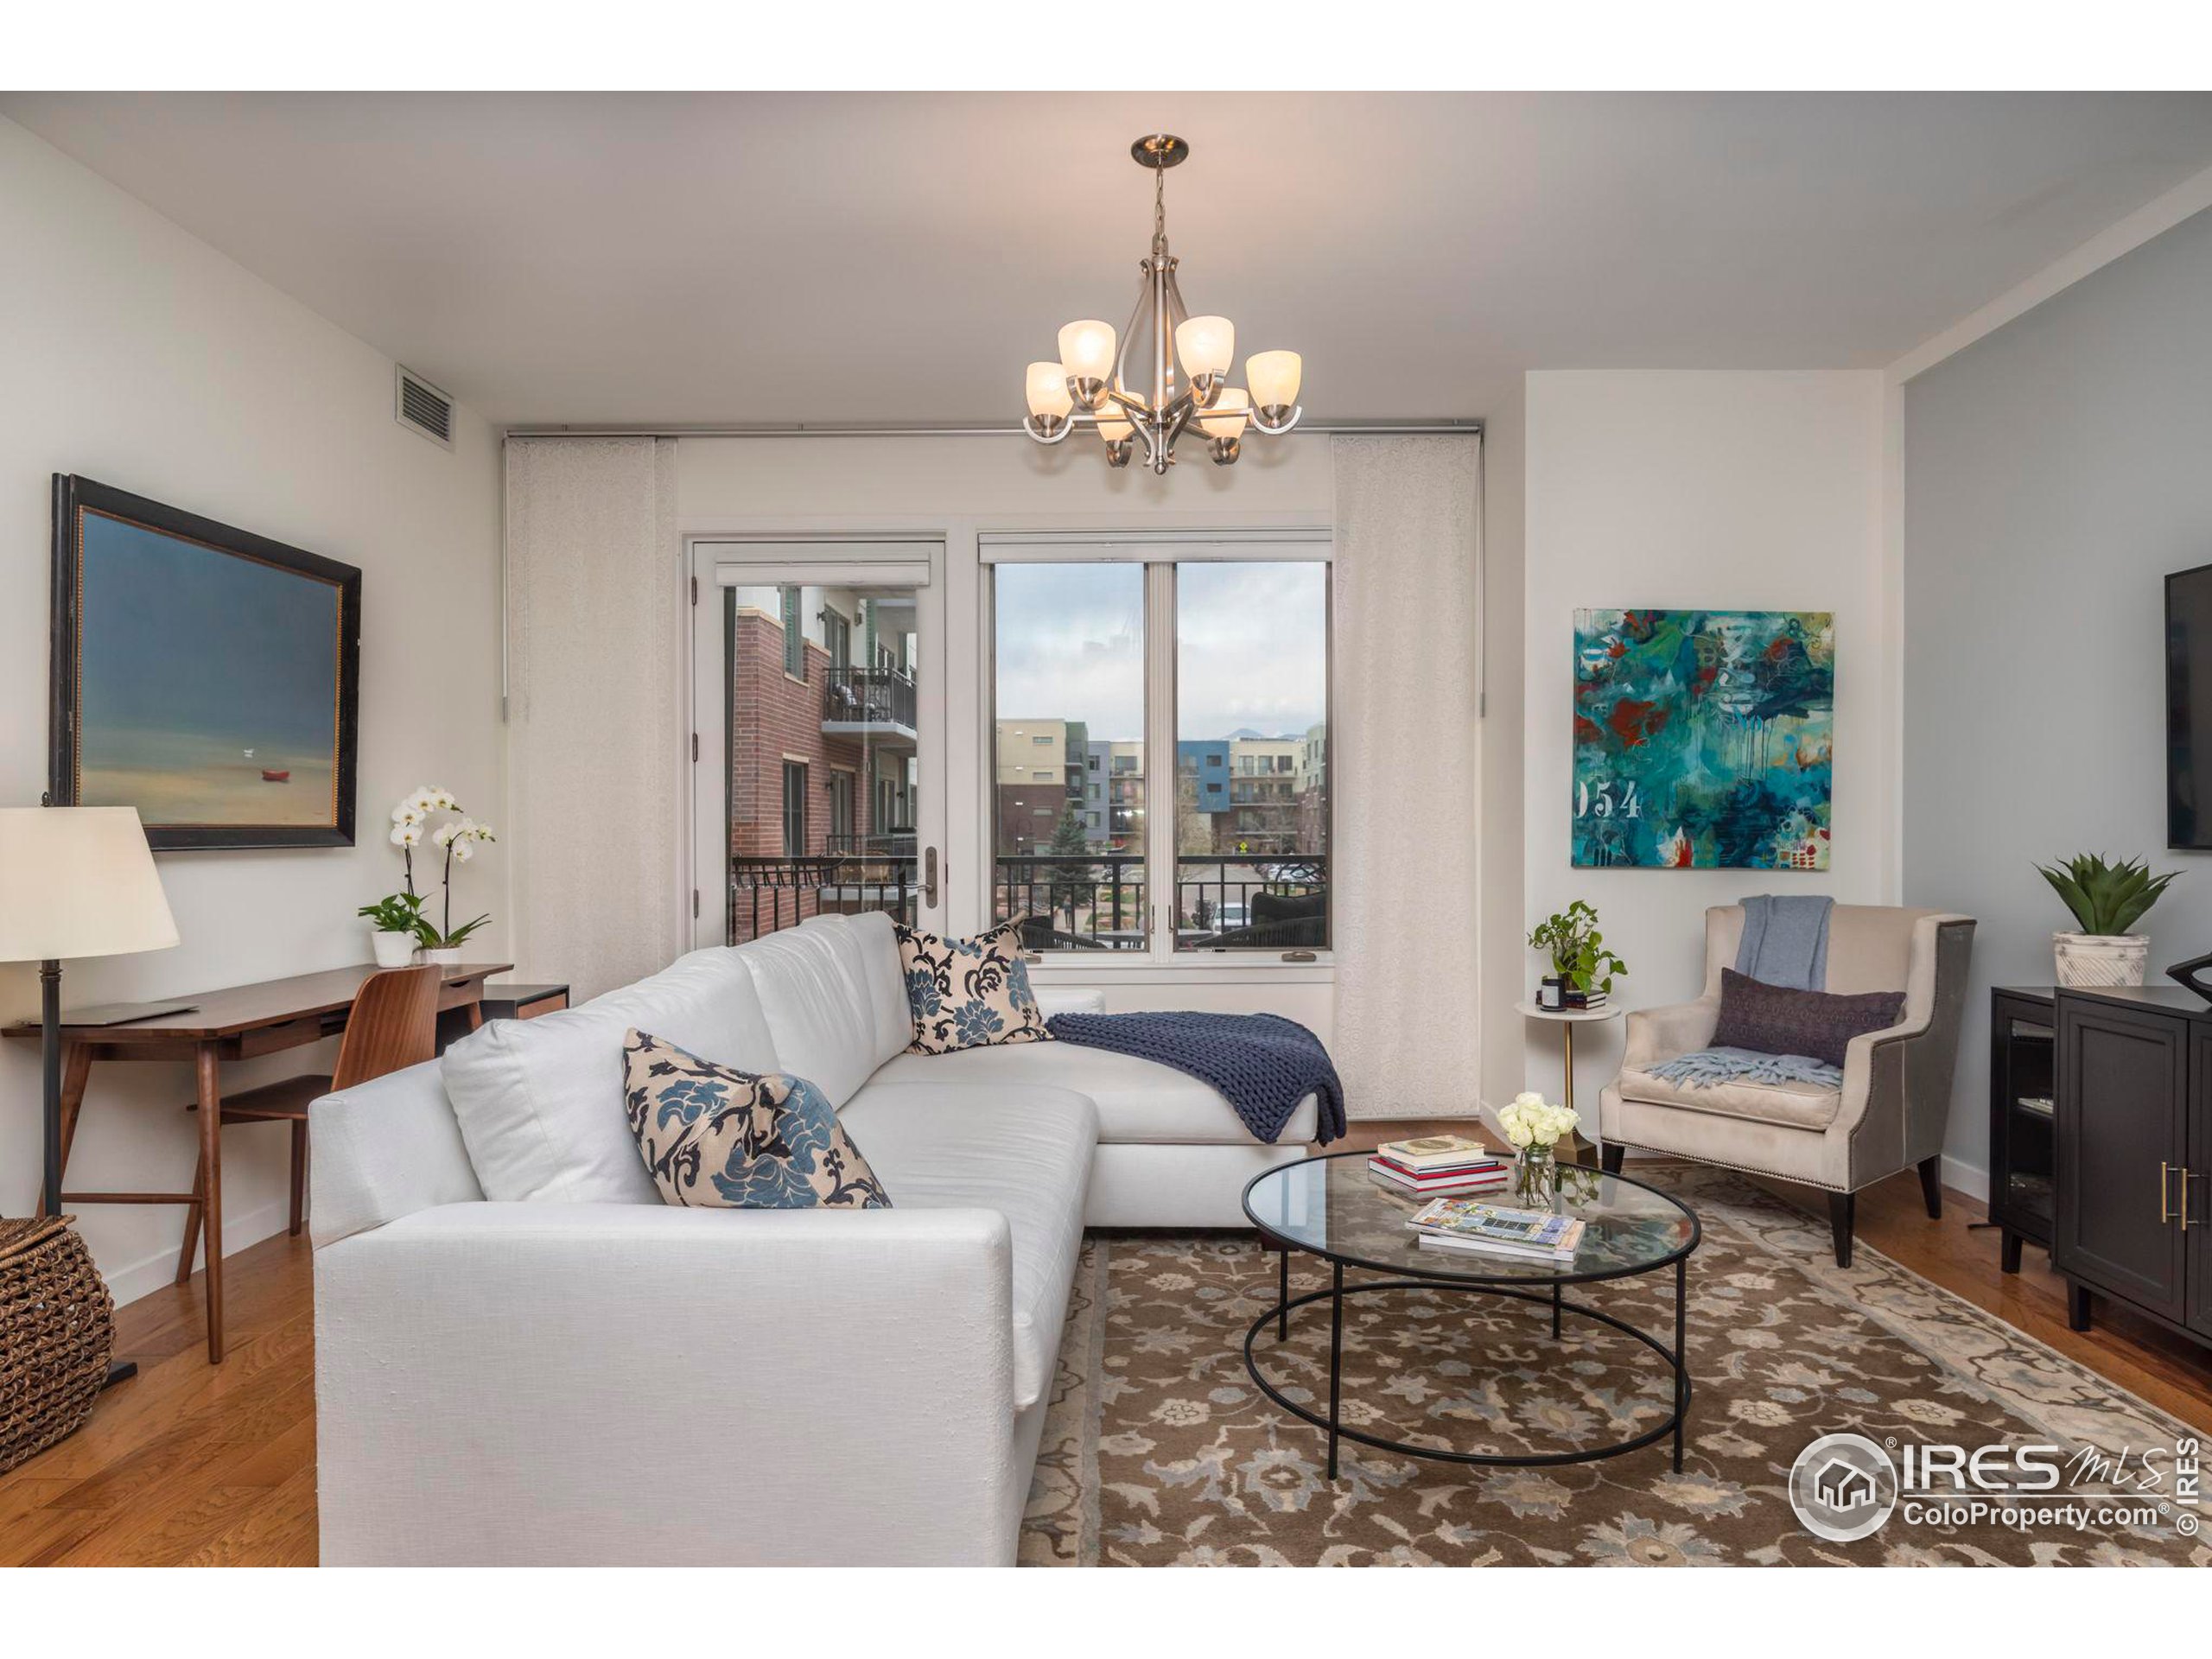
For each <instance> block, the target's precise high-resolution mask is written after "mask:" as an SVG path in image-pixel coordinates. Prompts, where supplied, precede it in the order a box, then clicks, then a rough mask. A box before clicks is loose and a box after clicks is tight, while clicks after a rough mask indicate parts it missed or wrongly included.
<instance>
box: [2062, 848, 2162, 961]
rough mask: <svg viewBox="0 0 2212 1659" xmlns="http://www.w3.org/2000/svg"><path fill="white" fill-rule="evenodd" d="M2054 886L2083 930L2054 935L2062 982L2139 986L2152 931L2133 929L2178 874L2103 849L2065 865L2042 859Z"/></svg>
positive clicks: (2081, 854)
mask: <svg viewBox="0 0 2212 1659" xmlns="http://www.w3.org/2000/svg"><path fill="white" fill-rule="evenodd" d="M2036 868H2037V871H2038V872H2039V873H2040V874H2042V876H2043V879H2044V880H2046V881H2048V882H2050V887H2051V891H2052V892H2054V893H2056V894H2057V895H2058V896H2059V897H2060V898H2061V899H2063V900H2065V903H2066V908H2067V909H2069V910H2070V911H2072V912H2074V919H2075V921H2076V922H2078V923H2080V924H2081V930H2082V931H2080V932H2078V933H2054V934H2052V935H2051V936H2050V943H2051V948H2052V954H2053V957H2054V958H2055V959H2056V968H2057V974H2058V982H2059V983H2060V984H2061V985H2140V984H2141V983H2142V982H2143V964H2144V963H2145V961H2146V960H2147V959H2148V957H2149V956H2150V954H2151V940H2150V937H2149V936H2148V935H2147V934H2143V933H2131V932H2130V931H2128V930H2129V929H2130V928H2132V927H2133V926H2134V925H2135V924H2136V923H2137V922H2139V921H2140V920H2142V919H2143V916H2144V913H2145V912H2147V911H2148V910H2149V909H2150V908H2151V906H2153V905H2155V904H2157V903H2158V895H2159V894H2160V893H2164V891H2165V890H2166V884H2167V883H2168V882H2170V881H2171V880H2173V879H2174V877H2175V876H2177V875H2178V874H2180V872H2179V871H2178V870H2170V871H2168V872H2166V873H2165V874H2163V875H2153V874H2151V870H2150V866H2149V864H2148V862H2147V861H2145V860H2144V859H2140V858H2133V859H2129V860H2126V861H2124V862H2122V863H2119V864H2112V863H2107V861H2106V860H2105V857H2104V855H2102V854H2101V853H2080V854H2077V855H2075V856H2074V857H2073V858H2071V859H2069V860H2068V861H2066V862H2065V863H2063V864H2056V865H2053V864H2038V865H2037V866H2036Z"/></svg>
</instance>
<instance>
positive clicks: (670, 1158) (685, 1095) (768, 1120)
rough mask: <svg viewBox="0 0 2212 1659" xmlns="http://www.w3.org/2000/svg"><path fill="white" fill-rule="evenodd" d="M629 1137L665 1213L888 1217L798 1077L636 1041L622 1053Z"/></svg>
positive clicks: (849, 1148) (884, 1197)
mask: <svg viewBox="0 0 2212 1659" xmlns="http://www.w3.org/2000/svg"><path fill="white" fill-rule="evenodd" d="M622 1065H623V1072H624V1077H625V1079H626V1082H625V1087H624V1091H623V1098H624V1100H625V1101H626V1103H627V1106H628V1109H629V1116H630V1133H631V1134H632V1135H635V1136H636V1137H637V1141H638V1150H639V1152H640V1153H642V1154H644V1155H645V1167H646V1168H647V1169H649V1170H651V1171H652V1177H653V1185H656V1186H658V1187H659V1188H660V1195H661V1198H663V1200H664V1201H665V1202H667V1203H669V1204H682V1205H692V1206H695V1207H698V1208H704V1209H722V1210H812V1209H817V1208H833V1209H847V1210H888V1209H889V1208H890V1207H891V1196H890V1194H889V1193H887V1192H885V1191H884V1190H883V1183H882V1182H880V1181H879V1180H877V1179H875V1172H874V1170H872V1169H870V1168H869V1167H868V1160H867V1159H865V1158H863V1157H861V1149H860V1148H859V1147H856V1146H855V1145H854V1144H853V1141H852V1137H851V1136H850V1135H847V1134H846V1133H845V1129H844V1126H843V1125H842V1124H841V1123H839V1122H837V1114H836V1112H835V1111H834V1110H832V1109H831V1108H830V1105H829V1102H828V1101H827V1100H825V1099H824V1098H823V1095H822V1091H821V1090H819V1089H817V1088H816V1087H815V1086H814V1085H813V1084H810V1083H809V1082H808V1081H807V1080H806V1079H805V1078H804V1077H788V1076H786V1075H785V1074H784V1073H783V1072H780V1071H771V1072H768V1073H766V1075H758V1074H755V1073H753V1072H751V1071H738V1070H737V1069H736V1068H735V1067H734V1066H728V1065H715V1063H714V1062H713V1061H711V1060H702V1059H701V1058H699V1057H698V1056H697V1055H696V1054H687V1053H685V1052H683V1050H682V1049H680V1048H678V1047H677V1046H675V1045H674V1044H673V1043H664V1042H663V1041H661V1039H659V1038H658V1037H652V1036H648V1035H647V1034H646V1033H644V1032H642V1031H632V1033H630V1034H629V1037H628V1038H627V1039H626V1040H625V1041H624V1043H623V1045H622Z"/></svg>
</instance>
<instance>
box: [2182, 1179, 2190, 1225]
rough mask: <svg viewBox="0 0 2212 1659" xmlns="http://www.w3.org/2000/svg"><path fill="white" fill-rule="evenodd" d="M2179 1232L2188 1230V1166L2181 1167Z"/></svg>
mask: <svg viewBox="0 0 2212 1659" xmlns="http://www.w3.org/2000/svg"><path fill="white" fill-rule="evenodd" d="M2181 1230H2182V1231H2183V1232H2184V1233H2185V1232H2187V1231H2188V1230H2189V1166H2188V1165H2187V1164H2183V1166H2181Z"/></svg>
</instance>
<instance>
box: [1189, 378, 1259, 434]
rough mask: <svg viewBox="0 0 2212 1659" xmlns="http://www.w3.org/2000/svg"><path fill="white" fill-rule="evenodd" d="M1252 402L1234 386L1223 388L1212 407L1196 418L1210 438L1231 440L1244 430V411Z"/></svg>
mask: <svg viewBox="0 0 2212 1659" xmlns="http://www.w3.org/2000/svg"><path fill="white" fill-rule="evenodd" d="M1251 403H1252V400H1251V399H1250V398H1249V397H1247V396H1245V394H1244V393H1243V392H1242V391H1238V390H1237V389H1236V387H1235V386H1224V387H1223V388H1222V389H1221V395H1220V396H1219V397H1216V398H1215V399H1214V404H1213V407H1212V408H1211V409H1210V410H1206V412H1205V414H1203V415H1201V416H1198V424H1199V425H1200V426H1202V427H1204V428H1205V431H1206V435H1207V436H1208V437H1210V438H1233V437H1235V436H1236V435H1237V434H1238V433H1240V432H1242V431H1243V429H1244V411H1245V410H1247V409H1249V407H1251Z"/></svg>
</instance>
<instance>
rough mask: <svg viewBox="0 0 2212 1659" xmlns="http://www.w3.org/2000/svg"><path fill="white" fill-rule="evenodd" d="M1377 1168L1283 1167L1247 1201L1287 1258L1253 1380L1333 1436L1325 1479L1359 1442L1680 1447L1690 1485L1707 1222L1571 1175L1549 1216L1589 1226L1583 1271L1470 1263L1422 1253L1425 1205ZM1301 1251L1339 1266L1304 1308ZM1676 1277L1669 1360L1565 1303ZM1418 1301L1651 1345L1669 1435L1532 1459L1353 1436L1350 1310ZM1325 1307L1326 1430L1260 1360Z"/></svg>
mask: <svg viewBox="0 0 2212 1659" xmlns="http://www.w3.org/2000/svg"><path fill="white" fill-rule="evenodd" d="M1368 1156H1369V1154H1366V1153H1363V1152H1337V1153H1327V1154H1323V1155H1321V1156H1320V1157H1318V1158H1307V1159H1303V1160H1300V1161H1299V1162H1297V1163H1294V1164H1279V1165H1277V1166H1275V1167H1274V1168H1273V1169H1270V1170H1268V1172H1267V1173H1265V1174H1262V1175H1261V1176H1259V1177H1257V1178H1256V1179H1254V1180H1253V1181H1252V1182H1251V1183H1250V1184H1249V1185H1247V1186H1246V1187H1245V1189H1244V1213H1245V1214H1246V1215H1247V1216H1248V1217H1250V1218H1251V1221H1252V1224H1253V1225H1254V1226H1255V1227H1257V1228H1258V1229H1259V1230H1260V1231H1261V1232H1262V1233H1263V1234H1264V1235H1266V1236H1267V1237H1268V1239H1270V1240H1271V1241H1273V1242H1274V1243H1276V1244H1279V1245H1281V1246H1283V1247H1284V1249H1283V1255H1282V1262H1281V1283H1280V1288H1279V1291H1278V1294H1277V1300H1276V1305H1275V1306H1274V1307H1272V1308H1270V1309H1268V1312H1266V1313H1262V1315H1261V1316H1260V1317H1259V1318H1258V1319H1255V1320H1254V1321H1253V1322H1252V1327H1251V1329H1250V1330H1249V1331H1247V1332H1245V1333H1244V1366H1245V1369H1246V1370H1249V1372H1251V1374H1252V1381H1253V1382H1254V1383H1257V1384H1258V1385H1259V1388H1260V1391H1261V1392H1262V1393H1263V1394H1265V1395H1267V1396H1268V1399H1270V1400H1272V1401H1274V1402H1275V1404H1277V1405H1278V1406H1280V1407H1281V1408H1283V1409H1284V1410H1285V1411H1287V1412H1288V1413H1290V1414H1291V1415H1292V1416H1294V1417H1297V1418H1299V1419H1300V1420H1301V1421H1306V1422H1308V1423H1311V1424H1313V1427H1316V1428H1318V1429H1320V1430H1323V1431H1324V1432H1325V1433H1326V1434H1327V1435H1328V1437H1329V1478H1331V1479H1332V1480H1333V1479H1335V1478H1336V1474H1337V1443H1338V1441H1339V1440H1357V1441H1358V1442H1359V1443H1360V1444H1361V1445H1363V1446H1373V1447H1375V1448H1376V1450H1377V1451H1382V1452H1395V1453H1396V1454H1398V1455H1399V1456H1402V1457H1409V1458H1431V1459H1437V1460H1440V1461H1442V1462H1446V1463H1470V1464H1486V1465H1510V1466H1514V1467H1531V1466H1541V1465H1550V1464H1562V1463H1591V1462H1594V1461H1596V1460H1597V1459H1600V1458H1617V1457H1619V1456H1620V1455H1622V1454H1623V1453H1624V1452H1634V1451H1637V1450H1638V1449H1639V1448H1641V1447H1643V1446H1650V1445H1652V1444H1654V1443H1655V1442H1656V1441H1658V1440H1663V1439H1665V1438H1666V1437H1667V1436H1668V1435H1669V1434H1671V1435H1672V1436H1673V1437H1674V1442H1675V1446H1674V1452H1675V1469H1676V1470H1677V1471H1680V1470H1681V1466H1682V1425H1683V1422H1684V1421H1685V1420H1686V1419H1687V1418H1688V1415H1689V1409H1690V1374H1689V1368H1688V1363H1687V1362H1686V1357H1685V1356H1686V1349H1685V1347H1684V1344H1683V1334H1684V1320H1685V1316H1686V1313H1687V1308H1688V1301H1687V1299H1686V1297H1685V1295H1684V1290H1685V1281H1686V1278H1687V1269H1688V1262H1689V1258H1690V1252H1691V1251H1693V1250H1694V1249H1697V1245H1698V1236H1699V1231H1698V1220H1697V1217H1696V1215H1695V1214H1694V1212H1693V1211H1691V1210H1690V1209H1689V1208H1688V1205H1683V1204H1681V1203H1680V1202H1678V1201H1677V1200H1675V1199H1674V1198H1669V1196H1668V1195H1667V1194H1666V1193H1664V1192H1660V1191H1659V1190H1658V1189H1657V1188H1656V1187H1650V1186H1646V1185H1643V1183H1642V1182H1641V1181H1636V1180H1631V1179H1630V1178H1629V1177H1627V1176H1625V1175H1607V1174H1604V1173H1600V1172H1599V1171H1598V1170H1594V1169H1590V1168H1586V1167H1585V1166H1580V1165H1568V1166H1563V1168H1562V1171H1561V1175H1562V1183H1561V1188H1560V1192H1559V1194H1558V1195H1557V1196H1556V1197H1554V1198H1553V1199H1552V1200H1551V1202H1550V1204H1549V1205H1548V1207H1549V1208H1550V1209H1552V1210H1554V1211H1558V1212H1560V1213H1561V1214H1566V1215H1573V1216H1579V1217H1581V1218H1582V1221H1583V1223H1584V1228H1583V1233H1582V1243H1581V1245H1580V1248H1579V1249H1577V1250H1576V1252H1575V1255H1574V1258H1573V1261H1571V1262H1538V1261H1531V1260H1528V1259H1525V1258H1520V1257H1515V1256H1510V1255H1491V1254H1488V1253H1485V1252H1478V1251H1474V1250H1454V1249H1438V1248H1436V1247H1434V1246H1431V1245H1425V1244H1423V1243H1421V1242H1420V1239H1421V1236H1420V1235H1419V1234H1418V1233H1416V1232H1414V1230H1413V1229H1412V1228H1410V1227H1408V1225H1407V1224H1406V1222H1407V1219H1408V1217H1410V1216H1411V1215H1412V1214H1413V1213H1414V1211H1416V1210H1418V1209H1420V1208H1421V1205H1422V1203H1423V1202H1424V1200H1422V1199H1421V1198H1414V1197H1413V1196H1411V1195H1410V1194H1401V1193H1398V1192H1395V1191H1392V1190H1390V1189H1389V1188H1388V1187H1386V1186H1384V1185H1383V1184H1382V1183H1381V1182H1380V1181H1378V1180H1376V1179H1375V1178H1374V1177H1373V1176H1371V1175H1370V1174H1369V1173H1367V1160H1368ZM1468 1196H1471V1197H1473V1198H1479V1199H1481V1200H1483V1201H1484V1202H1485V1203H1494V1204H1497V1205H1503V1206H1507V1207H1510V1208H1516V1209H1520V1208H1528V1207H1530V1206H1528V1205H1523V1204H1522V1203H1521V1201H1520V1200H1518V1199H1516V1198H1513V1197H1511V1196H1510V1189H1507V1190H1504V1191H1499V1192H1478V1193H1473V1194H1470V1195H1468ZM1292 1250H1303V1251H1305V1252H1306V1254H1307V1255H1315V1256H1319V1258H1320V1259H1321V1260H1322V1261H1324V1262H1328V1263H1329V1264H1330V1268H1331V1282H1330V1285H1329V1287H1328V1288H1327V1289H1325V1290H1316V1291H1311V1292H1308V1293H1307V1294H1305V1295H1303V1296H1299V1297H1293V1296H1292V1295H1291V1294H1290V1252H1291V1251H1292ZM1669 1267H1671V1268H1674V1270H1675V1332H1674V1335H1675V1341H1674V1345H1673V1346H1672V1347H1671V1348H1670V1347H1669V1346H1668V1345H1667V1344H1664V1343H1662V1341H1661V1340H1660V1339H1659V1338H1657V1337H1656V1336H1653V1335H1652V1334H1651V1333H1649V1332H1646V1331H1642V1330H1639V1329H1637V1327H1636V1326H1635V1325H1630V1323H1629V1322H1628V1321H1627V1320H1625V1319H1621V1318H1619V1317H1618V1316H1617V1315H1614V1314H1611V1313H1605V1312H1604V1311H1602V1310H1601V1309H1599V1308H1596V1307H1593V1306H1590V1304H1589V1303H1588V1302H1587V1301H1583V1300H1570V1299H1569V1298H1568V1297H1567V1296H1566V1295H1565V1294H1563V1293H1564V1292H1565V1291H1566V1290H1567V1288H1568V1287H1573V1286H1579V1285H1594V1284H1599V1283H1602V1282H1603V1281H1606V1280H1609V1279H1628V1278H1632V1277H1635V1276H1637V1275H1638V1274H1647V1273H1656V1272H1659V1271H1661V1270H1662V1269H1664V1268H1669ZM1345 1268H1363V1269H1366V1270H1368V1271H1370V1272H1373V1273H1380V1274H1386V1275H1388V1276H1386V1277H1384V1278H1382V1279H1379V1280H1371V1281H1365V1282H1361V1283H1354V1284H1349V1285H1348V1284H1346V1283H1345V1282H1344V1269H1345ZM1409 1290H1417V1291H1428V1292H1434V1291H1440V1290H1443V1291H1465V1292H1467V1293H1469V1294H1475V1295H1483V1296H1503V1297H1510V1298H1514V1299H1516V1300H1521V1301H1524V1302H1535V1303H1537V1304H1539V1305H1540V1306H1546V1307H1548V1308H1549V1309H1550V1310H1551V1327H1552V1336H1553V1337H1554V1338H1558V1337H1559V1335H1560V1321H1561V1319H1563V1318H1567V1317H1569V1316H1572V1317H1573V1318H1576V1319H1592V1320H1594V1321H1596V1322H1597V1323H1598V1324H1599V1325H1609V1326H1611V1328H1612V1329H1613V1330H1615V1331H1618V1332H1622V1333H1623V1334H1624V1335H1625V1336H1628V1337H1630V1338H1634V1339H1635V1340H1636V1341H1637V1342H1640V1343H1642V1344H1643V1345H1644V1346H1645V1347H1647V1348H1649V1349H1650V1350H1651V1351H1652V1352H1653V1353H1655V1354H1656V1355H1658V1356H1659V1357H1660V1358H1661V1359H1662V1360H1664V1361H1665V1362H1666V1363H1667V1367H1668V1370H1669V1371H1670V1372H1671V1373H1672V1374H1673V1379H1674V1405H1673V1409H1672V1411H1670V1412H1669V1414H1667V1415H1666V1416H1665V1417H1664V1418H1662V1420H1661V1421H1659V1422H1657V1423H1656V1424H1655V1425H1653V1426H1652V1427H1649V1428H1646V1429H1644V1430H1643V1431H1642V1432H1641V1433H1637V1434H1635V1435H1633V1436H1631V1437H1630V1438H1629V1439H1627V1440H1619V1441H1615V1442H1612V1443H1610V1444H1607V1445H1605V1446H1586V1447H1580V1448H1577V1449H1575V1450H1573V1451H1567V1452H1549V1453H1542V1454H1537V1455H1528V1456H1522V1455H1503V1454H1499V1453H1495V1452H1452V1451H1445V1450H1441V1449H1440V1448H1437V1447H1433V1446H1408V1445H1407V1444H1406V1443H1405V1442H1403V1441H1402V1440H1386V1439H1384V1438H1383V1437H1382V1436H1379V1435H1375V1434H1369V1433H1363V1432H1362V1431H1360V1430H1358V1429H1356V1428H1348V1427H1345V1426H1344V1421H1343V1418H1342V1405H1343V1400H1342V1395H1343V1389H1344V1299H1345V1298H1346V1297H1348V1296H1374V1295H1387V1294H1389V1293H1391V1292H1394V1291H1409ZM1316 1302H1325V1303H1327V1304H1328V1307H1329V1409H1328V1413H1327V1414H1326V1415H1323V1414H1321V1413H1319V1412H1318V1411H1315V1410H1314V1409H1313V1408H1311V1407H1310V1406H1306V1405H1301V1404H1300V1403H1299V1402H1296V1401H1294V1400H1291V1399H1289V1398H1288V1397H1287V1396H1286V1395H1285V1394H1284V1392H1283V1390H1282V1389H1280V1388H1278V1387H1277V1386H1276V1385H1275V1384H1274V1383H1271V1382H1269V1381H1268V1377H1267V1375H1266V1373H1265V1372H1264V1371H1263V1370H1262V1369H1261V1365H1260V1359H1259V1356H1258V1355H1257V1354H1256V1353H1255V1344H1257V1343H1258V1341H1259V1339H1260V1336H1261V1333H1262V1332H1264V1331H1265V1330H1266V1329H1267V1328H1268V1326H1269V1325H1274V1330H1275V1340H1276V1342H1277V1343H1279V1344H1280V1343H1283V1342H1287V1341H1288V1340H1289V1339H1290V1315H1291V1312H1292V1310H1293V1309H1295V1308H1300V1307H1305V1306H1309V1305H1311V1304H1313V1303H1316Z"/></svg>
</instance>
